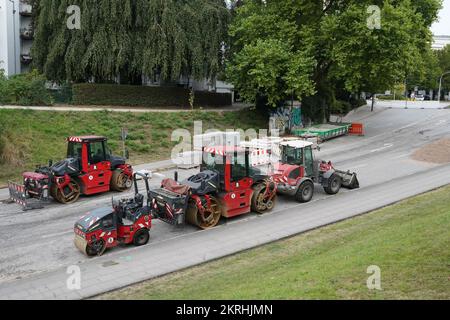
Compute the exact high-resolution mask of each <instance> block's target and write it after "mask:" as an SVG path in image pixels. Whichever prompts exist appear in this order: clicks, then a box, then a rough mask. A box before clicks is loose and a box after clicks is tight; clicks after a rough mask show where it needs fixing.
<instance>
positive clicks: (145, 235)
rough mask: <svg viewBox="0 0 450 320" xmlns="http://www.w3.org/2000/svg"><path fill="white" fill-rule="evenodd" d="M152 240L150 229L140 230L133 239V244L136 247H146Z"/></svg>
mask: <svg viewBox="0 0 450 320" xmlns="http://www.w3.org/2000/svg"><path fill="white" fill-rule="evenodd" d="M149 239H150V232H149V231H148V229H141V230H138V231H137V232H136V233H135V234H134V237H133V244H134V245H135V246H136V247H139V246H143V245H146V244H147V243H148V240H149Z"/></svg>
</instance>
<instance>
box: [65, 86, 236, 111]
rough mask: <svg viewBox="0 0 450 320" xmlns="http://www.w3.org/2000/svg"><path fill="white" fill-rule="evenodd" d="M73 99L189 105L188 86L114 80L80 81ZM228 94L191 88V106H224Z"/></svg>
mask: <svg viewBox="0 0 450 320" xmlns="http://www.w3.org/2000/svg"><path fill="white" fill-rule="evenodd" d="M72 92H73V103H74V104H79V105H111V106H140V107H182V108H189V90H188V89H184V88H178V87H147V86H132V85H115V84H93V83H82V84H74V85H73V86H72ZM230 104H231V94H222V93H213V92H195V96H194V105H195V106H202V107H205V106H211V107H217V106H227V105H230Z"/></svg>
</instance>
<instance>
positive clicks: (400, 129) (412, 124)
mask: <svg viewBox="0 0 450 320" xmlns="http://www.w3.org/2000/svg"><path fill="white" fill-rule="evenodd" d="M419 123H420V121H416V122H413V123H410V124H408V125H406V126H404V127H401V128H398V129H396V130H394V132H400V131H402V130H403V129H408V128H410V127H413V126H415V125H417V124H419Z"/></svg>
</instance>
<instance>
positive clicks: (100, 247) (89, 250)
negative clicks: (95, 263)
mask: <svg viewBox="0 0 450 320" xmlns="http://www.w3.org/2000/svg"><path fill="white" fill-rule="evenodd" d="M105 250H106V243H105V242H104V241H103V240H100V241H97V242H96V243H95V244H93V245H87V247H86V255H87V256H88V257H95V256H101V255H103V253H105Z"/></svg>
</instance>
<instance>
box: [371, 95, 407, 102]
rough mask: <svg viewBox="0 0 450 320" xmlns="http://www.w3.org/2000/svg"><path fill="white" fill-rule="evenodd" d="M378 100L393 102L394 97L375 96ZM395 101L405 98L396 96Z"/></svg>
mask: <svg viewBox="0 0 450 320" xmlns="http://www.w3.org/2000/svg"><path fill="white" fill-rule="evenodd" d="M377 99H378V100H394V95H379V96H377ZM395 100H402V101H404V100H406V98H405V96H401V95H396V96H395Z"/></svg>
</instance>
